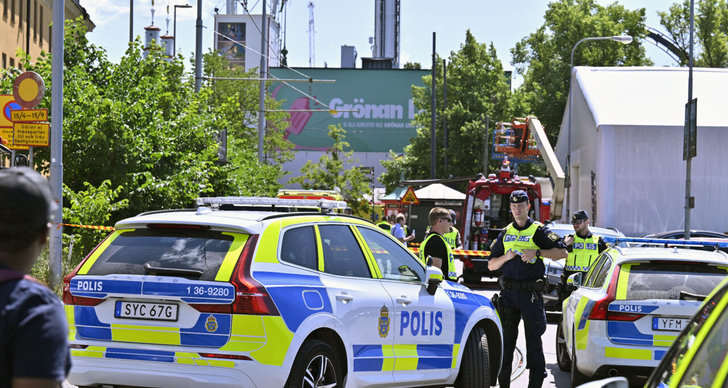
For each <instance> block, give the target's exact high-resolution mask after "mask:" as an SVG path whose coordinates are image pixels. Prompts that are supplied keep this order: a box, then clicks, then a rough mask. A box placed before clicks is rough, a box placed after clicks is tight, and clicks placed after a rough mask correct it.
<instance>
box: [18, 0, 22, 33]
mask: <svg viewBox="0 0 728 388" xmlns="http://www.w3.org/2000/svg"><path fill="white" fill-rule="evenodd" d="M18 27H23V0H18Z"/></svg>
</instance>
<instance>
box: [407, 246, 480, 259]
mask: <svg viewBox="0 0 728 388" xmlns="http://www.w3.org/2000/svg"><path fill="white" fill-rule="evenodd" d="M409 250H410V251H412V253H414V254H415V255H418V254H419V253H420V248H414V247H410V248H409ZM452 254H453V255H456V256H481V257H484V256H490V251H471V250H466V249H453V250H452Z"/></svg>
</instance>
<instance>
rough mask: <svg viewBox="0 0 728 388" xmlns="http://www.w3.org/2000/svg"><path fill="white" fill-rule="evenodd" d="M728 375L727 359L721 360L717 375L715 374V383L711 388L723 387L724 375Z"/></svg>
mask: <svg viewBox="0 0 728 388" xmlns="http://www.w3.org/2000/svg"><path fill="white" fill-rule="evenodd" d="M727 374H728V357H726V358H723V363H722V364H721V365H720V368H719V369H718V373H716V374H715V376H714V377H715V381H713V385H712V386H711V388H722V387H725V382H726V375H727Z"/></svg>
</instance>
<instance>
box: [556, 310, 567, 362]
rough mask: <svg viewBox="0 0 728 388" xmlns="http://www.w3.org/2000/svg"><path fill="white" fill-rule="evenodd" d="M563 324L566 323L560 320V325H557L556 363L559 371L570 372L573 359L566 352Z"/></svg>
mask: <svg viewBox="0 0 728 388" xmlns="http://www.w3.org/2000/svg"><path fill="white" fill-rule="evenodd" d="M563 324H564V321H563V320H562V319H559V323H558V324H557V325H556V363H558V364H559V369H561V370H562V371H564V372H568V371H570V370H571V359H570V358H569V352H567V351H566V338H564V328H563V326H562V325H563Z"/></svg>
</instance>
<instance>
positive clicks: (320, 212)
mask: <svg viewBox="0 0 728 388" xmlns="http://www.w3.org/2000/svg"><path fill="white" fill-rule="evenodd" d="M198 205H199V207H198V208H197V209H191V210H189V211H180V210H175V211H157V212H148V213H143V214H140V215H138V216H136V217H133V218H129V219H125V220H123V221H120V222H118V223H117V224H116V226H115V231H114V232H113V233H112V234H110V235H109V236H108V237H107V238H106V239H105V240H104V241H103V242H102V243H101V244H100V245H99V246H98V247H97V248H96V249H95V250H94V251H93V252H92V253H91V254H90V255H89V256H88V257H87V258H86V259H84V261H82V262H81V264H79V266H78V267H77V268H76V269H75V270H74V271H73V272H72V273H71V274H69V275H68V276H67V277H66V278H65V279H64V290H63V300H64V303H65V309H66V316H67V319H68V323H69V329H70V330H69V340H70V343H71V355H72V361H73V367H72V369H71V373H70V375H69V376H68V381H69V382H70V383H72V384H75V385H78V386H104V387H107V386H154V387H175V388H179V387H197V386H204V387H284V386H285V387H343V386H346V387H363V386H426V385H440V386H442V385H455V386H457V387H481V386H488V385H494V384H495V382H496V376H497V374H498V371H499V370H500V365H501V359H502V354H501V353H502V350H501V349H502V329H501V324H500V320H499V318H498V316H497V314H496V312H495V310H494V309H493V306H492V305H491V303H490V301H489V300H488V299H487V298H486V297H484V296H481V295H478V294H476V293H473V292H471V290H470V289H468V288H467V287H464V286H462V285H459V284H456V283H452V282H448V281H444V282H443V281H442V272H440V270H439V269H438V268H435V267H425V266H424V265H423V264H422V263H421V262H420V260H418V259H417V258H416V257H415V256H413V255H412V254H411V253H410V252H409V251H408V250H407V249H406V248H405V247H404V246H403V245H402V244H400V243H399V242H398V241H396V240H395V239H394V238H393V237H392V236H391V235H389V234H388V233H386V232H383V231H382V230H381V229H379V228H378V227H377V226H375V225H373V224H371V223H369V222H367V221H364V220H362V219H359V218H356V217H351V216H346V215H342V214H331V213H327V212H326V211H327V210H328V209H330V208H333V207H337V206H345V205H346V204H345V203H343V202H336V201H326V200H318V201H311V200H308V201H307V200H286V199H272V198H250V197H215V198H200V199H198ZM296 206H298V207H309V209H311V208H313V209H316V210H317V211H307V212H306V211H304V212H294V211H292V210H295V209H293V207H296ZM299 210H300V209H299Z"/></svg>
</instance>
